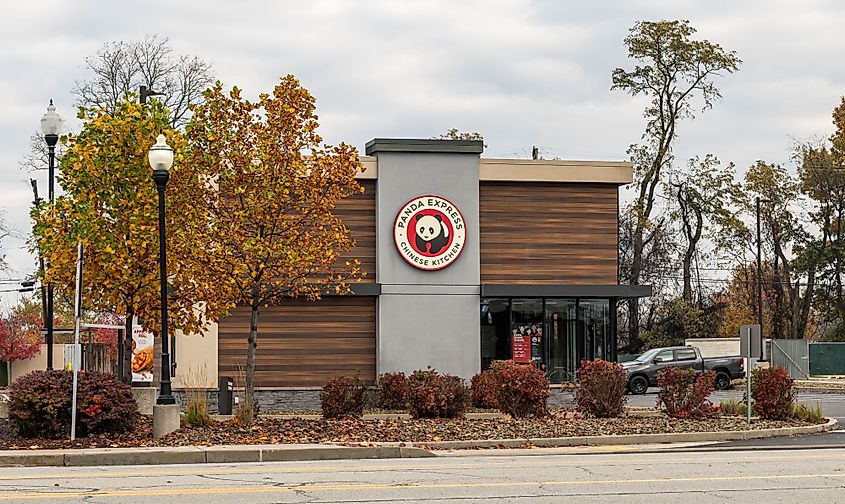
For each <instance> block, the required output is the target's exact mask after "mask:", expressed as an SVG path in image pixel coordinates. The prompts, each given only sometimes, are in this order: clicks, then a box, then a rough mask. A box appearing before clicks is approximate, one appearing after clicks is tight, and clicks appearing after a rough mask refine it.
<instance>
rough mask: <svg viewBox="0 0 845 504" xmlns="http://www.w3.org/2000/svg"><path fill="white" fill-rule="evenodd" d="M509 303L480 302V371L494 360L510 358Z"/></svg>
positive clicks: (503, 300)
mask: <svg viewBox="0 0 845 504" xmlns="http://www.w3.org/2000/svg"><path fill="white" fill-rule="evenodd" d="M509 307H510V301H509V300H508V299H507V298H505V299H482V300H481V369H482V370H484V369H487V368H489V367H490V363H491V362H493V361H494V360H507V359H510V358H511V347H510V326H511V324H510V309H509Z"/></svg>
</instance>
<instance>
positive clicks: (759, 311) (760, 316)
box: [754, 196, 766, 355]
mask: <svg viewBox="0 0 845 504" xmlns="http://www.w3.org/2000/svg"><path fill="white" fill-rule="evenodd" d="M754 202H755V204H756V206H757V323H758V324H760V345H761V348H760V355H763V354H764V352H763V349H764V348H765V346H766V344H765V340H766V338H765V336H764V333H763V279H762V277H763V267H762V259H761V257H762V253H761V250H762V246H761V242H762V240H761V239H760V197H759V196H757V197H756V198H755V199H754Z"/></svg>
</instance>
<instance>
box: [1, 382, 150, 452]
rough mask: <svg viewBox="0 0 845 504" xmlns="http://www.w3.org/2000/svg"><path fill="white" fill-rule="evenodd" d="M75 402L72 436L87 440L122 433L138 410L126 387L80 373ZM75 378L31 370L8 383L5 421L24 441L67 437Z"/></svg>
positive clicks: (129, 426) (127, 428) (130, 424)
mask: <svg viewBox="0 0 845 504" xmlns="http://www.w3.org/2000/svg"><path fill="white" fill-rule="evenodd" d="M78 379H79V382H78V389H77V399H76V410H77V418H76V433H77V435H78V436H80V437H85V436H89V435H95V434H103V433H119V432H126V431H128V430H130V429H131V428H132V426H133V425H134V423H135V421H136V418H137V415H138V405H137V404H136V403H135V399H134V398H133V397H132V392H131V390H130V389H129V386H127V385H125V384H124V383H122V382H120V381H119V380H117V379H116V378H115V376H114V375H111V374H107V373H98V372H80V373H79V378H78ZM72 391H73V374H72V373H68V372H67V371H58V370H55V371H33V372H32V373H29V374H26V375H24V376H21V377H20V378H18V379H17V380H15V382H14V383H12V386H11V389H10V393H9V403H10V404H9V419H10V420H11V422H12V424H13V425H14V426H15V429H16V430H17V431H18V433H19V434H20V435H21V436H24V437H45V438H63V437H66V436H68V435H69V434H70V411H71V406H72V397H71V395H72Z"/></svg>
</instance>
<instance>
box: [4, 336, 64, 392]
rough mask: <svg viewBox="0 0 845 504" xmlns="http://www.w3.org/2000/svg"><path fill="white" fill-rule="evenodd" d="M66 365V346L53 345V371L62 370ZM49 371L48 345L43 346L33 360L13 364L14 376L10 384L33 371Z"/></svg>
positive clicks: (10, 379) (12, 375)
mask: <svg viewBox="0 0 845 504" xmlns="http://www.w3.org/2000/svg"><path fill="white" fill-rule="evenodd" d="M64 364H65V346H64V345H53V369H62V368H63V367H64ZM44 369H47V345H41V351H40V352H38V354H36V355H35V357H33V358H31V359H27V360H24V361H15V362H13V363H12V374H11V376H10V378H9V383H11V382H13V381H15V380H17V379H18V378H19V377H21V376H23V375H25V374H27V373H31V372H32V371H40V370H44Z"/></svg>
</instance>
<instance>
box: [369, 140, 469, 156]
mask: <svg viewBox="0 0 845 504" xmlns="http://www.w3.org/2000/svg"><path fill="white" fill-rule="evenodd" d="M483 151H484V142H483V141H481V140H432V139H424V138H373V139H372V140H370V141H369V142H367V145H366V146H365V147H364V152H365V153H366V155H367V156H372V155H373V154H377V153H379V152H428V153H438V154H481V153H482V152H483Z"/></svg>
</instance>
